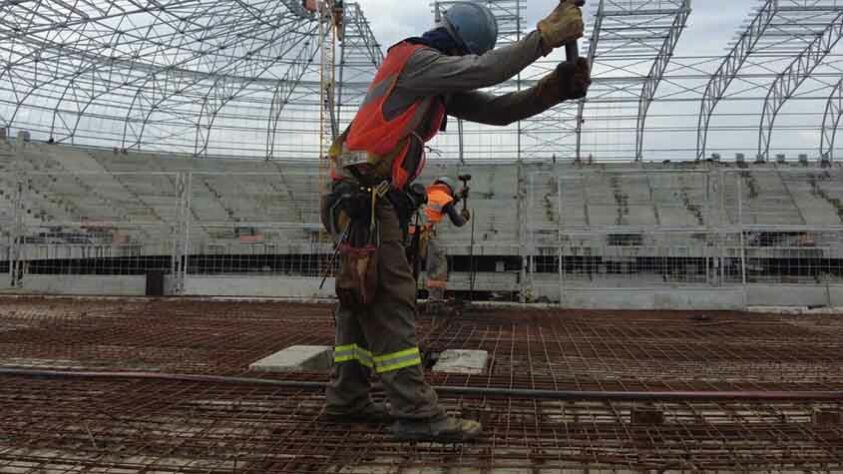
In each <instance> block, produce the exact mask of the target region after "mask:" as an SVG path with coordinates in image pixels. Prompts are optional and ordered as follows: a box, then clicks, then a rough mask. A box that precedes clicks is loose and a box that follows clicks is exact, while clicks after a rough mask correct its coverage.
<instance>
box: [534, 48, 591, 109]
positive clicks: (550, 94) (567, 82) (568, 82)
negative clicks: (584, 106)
mask: <svg viewBox="0 0 843 474" xmlns="http://www.w3.org/2000/svg"><path fill="white" fill-rule="evenodd" d="M590 85H591V71H590V70H589V67H588V60H587V59H585V58H577V62H576V63H573V64H572V63H569V62H567V61H565V62H561V63H559V65H558V66H556V69H554V70H553V72H552V73H550V74H548V75H547V76H545V77H543V78H542V79H541V80H540V81H539V83H538V84H537V85H536V95H537V96H538V97H539V99H540V100H541V101H542V103H543V104H545V105H546V106H547V107H553V106H554V105H556V104H559V103H560V102H563V101H566V100H573V99H581V98H583V97H585V95H586V93H588V87H589V86H590Z"/></svg>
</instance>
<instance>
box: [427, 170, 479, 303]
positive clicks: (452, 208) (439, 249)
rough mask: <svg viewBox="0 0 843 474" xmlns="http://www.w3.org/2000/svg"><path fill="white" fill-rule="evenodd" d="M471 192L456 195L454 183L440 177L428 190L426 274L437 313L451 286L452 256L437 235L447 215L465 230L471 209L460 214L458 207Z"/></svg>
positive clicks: (428, 291)
mask: <svg viewBox="0 0 843 474" xmlns="http://www.w3.org/2000/svg"><path fill="white" fill-rule="evenodd" d="M466 192H467V190H463V191H462V192H460V193H459V195H458V194H457V193H456V191H455V188H454V182H453V181H452V180H451V179H450V178H447V177H442V178H438V179H437V180H436V181H434V182H433V184H432V185H430V186H429V187H428V188H427V206H426V207H425V208H424V215H425V224H426V225H425V227H424V231H423V234H422V240H424V241H425V243H426V245H425V248H426V254H427V258H426V268H425V270H426V273H427V279H426V282H425V286H426V287H427V294H428V297H427V298H428V309H429V310H431V311H434V312H435V311H436V309H437V307H438V306H439V305H441V304H442V302H444V301H445V290H446V289H447V287H448V254H447V250H446V248H445V246H444V245H442V244H441V242H440V241H439V239H437V236H436V225H437V224H439V223H440V222H442V221H443V220H444V219H445V216H446V215H447V216H448V217H449V218H450V220H451V223H452V224H454V225H455V226H457V227H462V226H464V225H465V223H466V222H468V220H469V219H470V218H471V216H470V214H469V212H468V210H467V209H464V210H463V211H462V212H461V213H458V212H457V211H456V204H457V203H458V202H459V201H460V199H461V198H464V197H465V193H466Z"/></svg>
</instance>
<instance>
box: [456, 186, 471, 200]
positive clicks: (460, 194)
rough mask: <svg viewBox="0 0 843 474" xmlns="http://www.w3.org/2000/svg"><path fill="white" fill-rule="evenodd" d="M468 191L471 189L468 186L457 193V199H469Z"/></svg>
mask: <svg viewBox="0 0 843 474" xmlns="http://www.w3.org/2000/svg"><path fill="white" fill-rule="evenodd" d="M468 189H469V188H468V186H466V187H464V188H462V189H460V190H459V192H458V193H457V197H458V198H459V199H465V198H467V197H468Z"/></svg>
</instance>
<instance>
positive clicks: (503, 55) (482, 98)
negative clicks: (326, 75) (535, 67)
mask: <svg viewBox="0 0 843 474" xmlns="http://www.w3.org/2000/svg"><path fill="white" fill-rule="evenodd" d="M541 55H542V47H541V37H540V35H539V34H538V32H533V33H531V34H529V35H527V36H526V37H525V38H524V39H522V40H521V41H519V42H516V43H514V44H512V45H509V46H506V47H502V48H498V49H494V50H492V51H490V52H488V53H486V54H484V55H482V56H475V55H467V56H448V55H445V54H442V53H441V52H439V51H437V50H435V49H433V48H424V49H421V50H419V51H417V52H416V53H415V54H413V56H412V57H410V60H409V62H408V63H407V65H406V66H405V68H404V71H403V72H402V73H401V75H400V77H399V78H398V82H397V84H396V86H395V90H394V91H393V92H392V95H391V96H390V97H389V99H388V100H387V103H386V104H385V109H386V110H392V111H397V110H403V109H405V108H406V107H407V106H409V105H410V104H411V103H413V102H414V101H416V100H418V99H419V98H421V97H434V96H444V97H445V105H446V107H447V111H448V114H449V115H452V116H455V117H458V118H463V119H465V120H469V121H472V122H479V123H484V124H488V125H508V124H510V123H513V122H516V121H518V120H523V119H525V118H528V117H531V116H533V115H537V114H539V113H541V112H544V111H545V110H547V109H548V108H549V107H550V104H546V103H544V102H543V101H542V100H540V99H539V97H538V95H537V94H536V88H535V87H533V88H530V89H527V90H524V91H520V92H513V93H509V94H504V95H500V96H495V95H492V94H487V93H484V92H480V91H477V89H481V88H484V87H489V86H493V85H496V84H500V83H501V82H504V81H506V80H508V79H511V78H512V77H514V76H516V75H517V74H518V73H519V72H521V71H522V70H524V68H526V67H527V66H529V65H530V64H531V63H533V62H534V61H536V60H537V59H538V58H539V57H541Z"/></svg>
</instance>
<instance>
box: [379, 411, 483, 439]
mask: <svg viewBox="0 0 843 474" xmlns="http://www.w3.org/2000/svg"><path fill="white" fill-rule="evenodd" d="M482 430H483V425H481V424H480V422H477V421H474V420H466V419H462V418H453V417H442V418H437V419H433V420H408V419H399V420H398V421H396V422H395V424H394V425H393V427H392V436H393V437H394V438H395V439H397V440H399V441H436V442H440V443H459V442H463V441H471V440H473V439H475V438H477V437H478V436H480V433H481V431H482Z"/></svg>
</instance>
